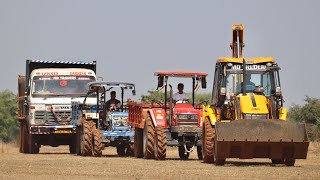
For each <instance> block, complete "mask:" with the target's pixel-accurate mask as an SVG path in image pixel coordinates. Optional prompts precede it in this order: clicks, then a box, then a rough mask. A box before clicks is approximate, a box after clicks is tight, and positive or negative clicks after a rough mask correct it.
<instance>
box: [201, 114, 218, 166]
mask: <svg viewBox="0 0 320 180" xmlns="http://www.w3.org/2000/svg"><path fill="white" fill-rule="evenodd" d="M214 137H215V129H214V128H213V127H212V125H211V123H210V121H209V119H206V120H205V122H204V124H203V141H202V143H203V145H202V146H203V147H202V151H203V152H202V153H203V162H204V163H208V164H213V162H214Z"/></svg>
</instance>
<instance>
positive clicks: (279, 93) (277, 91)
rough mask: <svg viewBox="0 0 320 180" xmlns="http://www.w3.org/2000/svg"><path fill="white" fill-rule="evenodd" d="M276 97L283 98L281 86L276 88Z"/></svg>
mask: <svg viewBox="0 0 320 180" xmlns="http://www.w3.org/2000/svg"><path fill="white" fill-rule="evenodd" d="M276 96H281V88H280V87H279V86H278V87H276Z"/></svg>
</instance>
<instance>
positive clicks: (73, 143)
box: [69, 142, 76, 154]
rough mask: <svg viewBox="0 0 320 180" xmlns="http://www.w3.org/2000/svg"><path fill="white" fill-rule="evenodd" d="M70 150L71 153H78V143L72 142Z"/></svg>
mask: <svg viewBox="0 0 320 180" xmlns="http://www.w3.org/2000/svg"><path fill="white" fill-rule="evenodd" d="M69 152H70V154H76V145H75V142H71V143H70V144H69Z"/></svg>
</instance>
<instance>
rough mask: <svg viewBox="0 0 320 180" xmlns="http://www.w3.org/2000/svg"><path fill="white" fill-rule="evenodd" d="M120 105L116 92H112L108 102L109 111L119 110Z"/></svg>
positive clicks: (107, 108)
mask: <svg viewBox="0 0 320 180" xmlns="http://www.w3.org/2000/svg"><path fill="white" fill-rule="evenodd" d="M119 106H120V101H119V100H118V99H116V92H115V91H111V92H110V99H109V100H108V101H107V102H106V110H107V111H117V110H118V109H119Z"/></svg>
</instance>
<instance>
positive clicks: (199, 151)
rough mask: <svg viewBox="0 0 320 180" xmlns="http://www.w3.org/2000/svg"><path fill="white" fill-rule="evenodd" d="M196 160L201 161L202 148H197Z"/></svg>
mask: <svg viewBox="0 0 320 180" xmlns="http://www.w3.org/2000/svg"><path fill="white" fill-rule="evenodd" d="M197 154H198V159H199V160H203V154H202V146H197Z"/></svg>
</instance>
